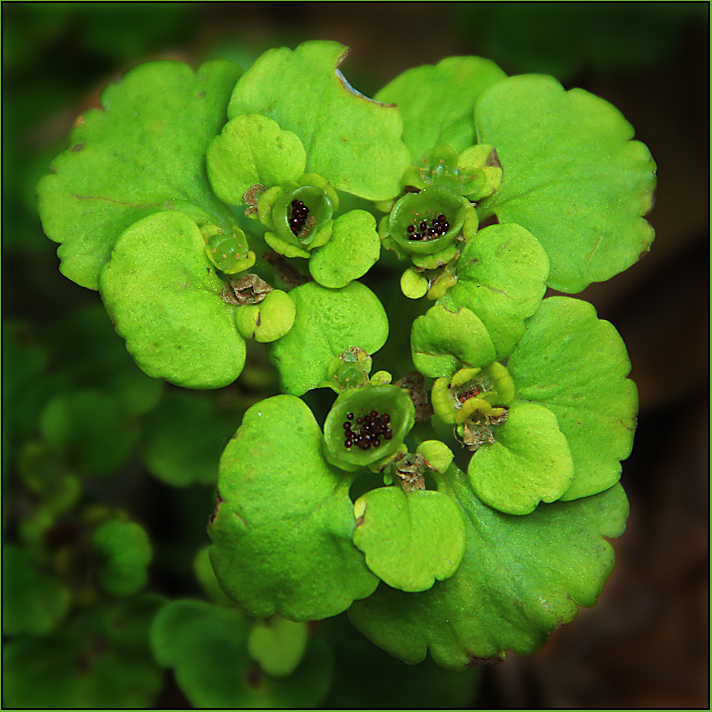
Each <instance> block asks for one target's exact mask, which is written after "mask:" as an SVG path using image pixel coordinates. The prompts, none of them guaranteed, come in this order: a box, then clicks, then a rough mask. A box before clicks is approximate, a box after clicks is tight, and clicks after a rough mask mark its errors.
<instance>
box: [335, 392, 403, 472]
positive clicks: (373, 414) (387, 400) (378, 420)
mask: <svg viewBox="0 0 712 712" xmlns="http://www.w3.org/2000/svg"><path fill="white" fill-rule="evenodd" d="M414 422H415V406H414V405H413V401H412V400H411V398H410V396H409V395H408V392H407V391H406V390H404V389H403V388H400V387H399V386H392V385H382V386H372V385H366V386H363V387H361V388H352V389H350V390H348V391H346V392H344V393H342V394H341V395H340V396H339V397H338V398H337V399H336V401H335V402H334V405H333V406H332V408H331V410H330V411H329V414H328V415H327V416H326V422H325V423H324V447H325V455H326V458H327V460H329V462H331V463H332V464H334V465H336V466H337V467H341V468H342V469H345V470H354V469H356V468H357V467H359V466H360V467H366V466H368V465H372V464H373V463H375V462H378V461H379V460H382V459H383V458H386V457H388V456H389V455H392V454H393V453H394V452H396V450H398V448H399V447H400V445H401V444H402V443H403V439H404V438H405V436H406V435H407V434H408V433H409V432H410V429H411V428H412V427H413V424H414Z"/></svg>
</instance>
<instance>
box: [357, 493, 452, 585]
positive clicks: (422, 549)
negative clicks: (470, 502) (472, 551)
mask: <svg viewBox="0 0 712 712" xmlns="http://www.w3.org/2000/svg"><path fill="white" fill-rule="evenodd" d="M354 515H355V516H356V529H355V531H354V544H356V546H357V547H358V548H359V549H361V551H363V553H364V555H365V556H366V564H367V565H368V568H369V569H371V571H373V573H374V574H376V576H378V577H379V578H380V579H381V580H382V581H385V582H386V583H387V584H388V585H389V586H393V587H394V588H399V589H401V590H402V591H410V592H413V591H427V590H428V589H429V588H430V587H431V586H432V585H433V584H434V583H435V581H436V580H438V581H441V580H443V579H446V578H449V577H450V576H452V575H453V574H454V573H455V571H456V569H457V566H458V564H459V563H460V559H462V555H463V554H464V553H465V523H464V521H463V518H462V513H461V511H460V509H459V507H458V506H457V505H456V504H455V503H454V502H453V501H452V500H451V499H450V498H449V497H447V496H446V495H444V494H441V493H440V492H434V491H428V490H413V491H411V492H404V491H403V489H402V488H401V487H400V486H397V485H396V486H394V487H380V488H378V489H375V490H371V491H370V492H367V493H366V494H365V495H363V496H362V497H359V499H357V500H356V504H355V505H354Z"/></svg>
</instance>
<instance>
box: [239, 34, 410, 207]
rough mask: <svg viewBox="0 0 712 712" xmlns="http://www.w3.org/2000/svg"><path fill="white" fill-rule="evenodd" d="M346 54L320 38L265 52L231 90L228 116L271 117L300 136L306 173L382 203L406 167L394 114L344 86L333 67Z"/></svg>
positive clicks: (390, 195)
mask: <svg viewBox="0 0 712 712" xmlns="http://www.w3.org/2000/svg"><path fill="white" fill-rule="evenodd" d="M347 52H348V49H347V48H346V47H345V46H344V45H342V44H339V43H338V42H326V41H322V40H315V41H310V42H304V43H303V44H301V45H299V46H298V47H297V48H296V49H295V50H290V49H287V48H286V47H281V48H279V49H271V50H269V51H267V52H265V53H264V54H263V55H262V56H261V57H259V58H258V59H257V61H256V62H255V63H254V64H253V65H252V67H250V69H249V70H248V71H247V72H245V74H244V75H243V76H242V77H241V79H240V81H239V82H238V83H237V85H236V86H235V90H234V92H233V94H232V97H231V98H230V104H229V107H228V115H229V116H230V118H233V117H236V116H239V115H240V114H262V115H264V116H267V117H269V118H270V119H273V120H274V121H276V122H277V123H278V124H279V125H280V126H281V127H282V129H284V130H287V131H292V132H294V133H295V134H296V135H297V136H299V138H300V139H301V142H302V144H303V146H304V148H305V150H306V153H307V170H308V171H311V172H314V173H318V174H319V175H322V176H324V178H326V179H327V180H328V181H329V182H330V183H331V184H332V185H333V186H334V187H335V188H336V189H337V190H343V191H344V192H346V193H353V194H354V195H358V196H360V197H362V198H366V199H367V200H388V199H390V198H393V197H394V196H395V195H397V193H398V191H399V189H400V185H399V180H400V177H401V176H402V175H403V173H404V172H405V169H406V167H407V166H408V163H409V157H408V150H407V149H406V147H405V145H404V144H403V142H402V141H401V138H400V137H401V132H402V130H403V124H402V122H401V117H400V113H399V112H398V110H397V109H396V107H395V106H390V105H387V104H382V103H381V102H378V101H374V100H373V99H369V98H368V97H366V96H364V95H363V94H361V93H360V92H357V91H356V90H354V89H353V88H352V87H351V85H350V84H349V83H348V82H347V81H346V79H345V78H344V76H343V75H342V74H341V72H340V71H339V69H338V67H339V65H340V64H341V62H342V61H343V59H344V58H345V56H346V54H347Z"/></svg>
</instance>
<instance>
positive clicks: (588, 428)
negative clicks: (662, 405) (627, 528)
mask: <svg viewBox="0 0 712 712" xmlns="http://www.w3.org/2000/svg"><path fill="white" fill-rule="evenodd" d="M574 364H575V367H574ZM508 368H509V371H510V372H511V374H512V378H513V379H514V382H515V384H516V389H517V400H518V402H520V401H529V402H532V403H537V404H539V405H543V406H544V407H546V408H547V409H548V410H550V411H551V412H552V413H553V414H554V415H555V416H556V419H557V421H558V425H559V428H560V429H561V432H562V433H563V434H564V435H565V436H566V440H567V442H568V444H569V448H570V449H571V455H572V457H573V461H574V481H573V483H572V485H571V487H570V488H569V490H568V491H567V492H566V493H565V494H564V496H563V499H576V498H578V497H586V496H588V495H592V494H596V493H597V492H602V491H603V490H606V489H608V488H609V487H611V486H612V485H614V484H615V483H616V482H618V480H619V479H620V475H621V464H620V460H625V459H626V458H627V457H628V456H629V455H630V452H631V449H632V447H633V436H634V434H635V425H636V413H637V411H638V396H637V389H636V387H635V384H634V383H633V381H631V380H629V379H628V378H626V376H627V375H628V373H629V371H630V361H629V360H628V354H627V353H626V349H625V344H624V343H623V340H622V339H621V337H620V336H619V334H618V332H617V331H616V330H615V328H614V327H613V326H612V325H611V324H610V323H609V322H607V321H602V320H599V319H598V318H597V317H596V310H595V309H594V308H593V307H592V306H591V305H590V304H588V303H587V302H584V301H581V300H578V299H571V298H568V297H550V298H549V299H545V300H544V301H543V302H542V305H541V308H540V310H539V311H538V312H537V313H536V315H535V316H534V317H532V319H531V320H530V321H529V323H528V325H527V331H526V333H525V335H524V337H523V338H522V340H521V342H520V343H519V345H518V346H517V348H516V349H515V350H514V352H513V353H512V355H511V357H510V359H509V363H508Z"/></svg>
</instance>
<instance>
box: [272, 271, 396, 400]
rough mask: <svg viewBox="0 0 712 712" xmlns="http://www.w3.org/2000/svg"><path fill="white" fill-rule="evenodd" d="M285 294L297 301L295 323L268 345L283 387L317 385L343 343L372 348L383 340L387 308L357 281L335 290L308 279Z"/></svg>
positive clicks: (296, 390) (297, 390)
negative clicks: (284, 333)
mask: <svg viewBox="0 0 712 712" xmlns="http://www.w3.org/2000/svg"><path fill="white" fill-rule="evenodd" d="M289 296H290V297H291V298H292V299H293V300H294V303H295V305H296V307H297V316H296V319H295V320H294V326H293V327H292V329H291V330H290V332H289V333H288V334H287V335H286V336H284V337H282V338H281V339H279V341H276V342H275V343H274V344H271V345H270V346H269V348H268V353H269V356H270V359H271V360H272V362H273V363H274V365H275V366H276V367H277V370H278V371H279V375H280V380H281V383H282V390H284V391H285V392H286V393H291V394H293V395H298V396H299V395H302V394H303V393H306V392H307V391H308V390H311V389H312V388H317V387H318V386H319V385H320V384H321V382H322V381H325V380H327V378H328V373H327V370H328V366H329V362H330V361H331V359H332V358H333V357H334V356H340V355H341V354H342V353H343V352H344V351H346V350H347V349H350V348H353V347H355V346H357V347H360V348H362V349H363V350H364V351H366V352H367V353H369V354H372V353H374V352H375V351H378V350H379V349H380V348H381V347H382V346H383V344H385V343H386V338H387V337H388V320H387V317H386V312H385V311H384V309H383V307H382V306H381V303H380V302H379V301H378V299H377V298H376V296H375V295H374V294H373V292H372V291H371V290H370V289H368V287H365V286H364V285H363V284H360V283H359V282H351V283H349V284H348V285H347V286H346V287H343V288H342V289H338V290H332V289H326V288H325V287H322V286H320V285H318V284H316V283H315V282H309V283H308V284H304V285H302V286H300V287H296V288H295V289H293V290H292V291H291V292H289Z"/></svg>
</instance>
